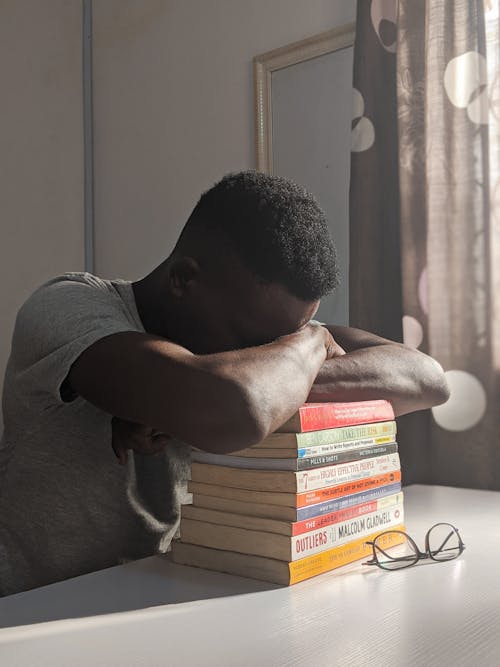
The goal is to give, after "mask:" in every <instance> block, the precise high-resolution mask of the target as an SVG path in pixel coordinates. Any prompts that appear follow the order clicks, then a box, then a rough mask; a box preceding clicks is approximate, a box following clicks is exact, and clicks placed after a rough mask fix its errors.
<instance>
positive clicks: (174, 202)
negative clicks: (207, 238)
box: [94, 0, 355, 279]
mask: <svg viewBox="0 0 500 667" xmlns="http://www.w3.org/2000/svg"><path fill="white" fill-rule="evenodd" d="M354 18H355V2H354V1H350V0H251V1H249V0H209V1H204V2H203V1H201V0H198V1H197V2H195V1H194V0H171V1H165V0H163V1H162V0H143V1H142V2H139V1H138V0H101V1H100V2H94V105H95V142H96V144H95V161H96V165H95V169H96V171H95V176H96V207H95V213H96V246H97V249H96V273H99V274H100V275H102V276H105V277H122V278H129V279H137V278H138V277H140V276H142V275H144V274H146V273H147V272H149V270H151V269H152V268H153V267H154V266H156V265H157V264H158V263H159V262H160V261H161V260H162V259H164V258H165V257H166V256H167V254H168V253H169V252H170V250H171V248H172V246H173V244H174V242H175V240H176V239H177V236H178V233H179V231H180V229H181V227H182V226H183V224H184V222H185V220H186V219H187V216H188V215H189V213H190V211H191V210H192V208H193V206H194V205H195V203H196V201H197V199H198V197H199V195H200V194H201V191H202V190H204V189H206V188H208V187H210V186H211V185H212V184H213V183H214V182H215V181H217V180H218V179H219V178H221V177H222V176H223V175H224V174H225V173H226V172H228V171H235V170H239V169H244V168H251V167H255V157H254V155H255V150H254V93H253V70H252V58H253V57H254V56H255V55H257V54H259V53H262V52H264V51H268V50H270V49H274V48H277V47H279V46H282V45H285V44H288V43H290V42H293V41H297V40H299V39H303V38H305V37H309V36H311V35H314V34H316V33H319V32H323V31H325V30H329V29H330V28H333V27H335V26H339V25H342V24H344V23H348V22H350V21H353V20H354Z"/></svg>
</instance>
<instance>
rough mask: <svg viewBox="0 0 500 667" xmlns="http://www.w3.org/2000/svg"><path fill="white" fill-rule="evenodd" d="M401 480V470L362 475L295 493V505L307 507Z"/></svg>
mask: <svg viewBox="0 0 500 667" xmlns="http://www.w3.org/2000/svg"><path fill="white" fill-rule="evenodd" d="M400 481H401V470H395V471H394V472H386V473H383V474H382V475H374V476H373V477H364V478H363V479H358V480H355V481H353V482H346V483H345V484H337V485H336V486H327V487H326V488H325V489H317V490H316V491H305V492H304V493H297V494H296V499H297V502H296V505H295V506H296V507H307V506H308V505H316V504H317V503H323V502H325V500H331V499H332V498H340V497H341V496H349V495H351V493H359V492H360V491H364V490H366V489H373V488H376V487H378V486H384V484H392V483H393V482H400Z"/></svg>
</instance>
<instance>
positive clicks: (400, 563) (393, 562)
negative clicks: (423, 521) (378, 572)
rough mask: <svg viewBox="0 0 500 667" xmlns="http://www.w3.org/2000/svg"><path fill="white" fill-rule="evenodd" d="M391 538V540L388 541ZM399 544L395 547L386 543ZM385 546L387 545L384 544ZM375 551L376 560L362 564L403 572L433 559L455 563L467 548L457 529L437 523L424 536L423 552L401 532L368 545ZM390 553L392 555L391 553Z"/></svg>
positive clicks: (381, 537) (394, 532)
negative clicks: (388, 546)
mask: <svg viewBox="0 0 500 667" xmlns="http://www.w3.org/2000/svg"><path fill="white" fill-rule="evenodd" d="M388 537H390V538H391V539H388ZM396 541H399V542H400V544H398V545H397V546H394V547H390V548H389V549H388V550H386V549H387V546H386V547H385V549H384V546H385V544H394V542H396ZM384 543H385V544H384ZM365 544H369V545H371V547H372V549H373V558H372V559H371V560H369V561H366V563H363V565H378V567H381V568H382V569H383V570H401V569H403V568H404V567H410V566H411V565H415V563H417V562H418V561H419V560H421V559H424V558H432V560H435V561H445V560H453V559H454V558H457V557H458V556H460V554H461V553H462V551H463V550H464V549H465V544H464V543H463V542H462V538H461V537H460V533H459V532H458V528H455V526H452V525H451V523H436V524H434V526H432V527H431V528H429V530H428V531H427V534H426V536H425V551H423V552H422V551H420V549H419V548H418V547H417V545H416V543H415V542H414V540H413V539H412V538H411V537H410V536H409V535H407V534H406V533H405V532H403V531H402V530H387V531H385V532H383V533H380V535H377V537H376V538H375V539H374V540H373V542H365ZM389 552H390V553H389Z"/></svg>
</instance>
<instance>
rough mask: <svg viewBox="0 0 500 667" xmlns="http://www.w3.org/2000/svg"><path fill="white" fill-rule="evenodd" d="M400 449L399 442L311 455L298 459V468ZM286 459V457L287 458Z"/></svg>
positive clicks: (307, 467) (340, 461)
mask: <svg viewBox="0 0 500 667" xmlns="http://www.w3.org/2000/svg"><path fill="white" fill-rule="evenodd" d="M397 451H398V445H397V443H395V442H393V443H391V444H389V445H376V446H375V447H367V448H365V449H347V450H345V451H343V452H338V453H337V454H321V455H320V456H309V457H307V458H302V459H297V469H298V470H310V469H312V468H318V467H320V466H326V465H332V464H335V463H345V462H347V461H360V460H362V459H369V458H373V457H374V456H382V455H384V454H394V453H395V452H397ZM285 460H286V459H285Z"/></svg>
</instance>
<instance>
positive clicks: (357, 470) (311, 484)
mask: <svg viewBox="0 0 500 667" xmlns="http://www.w3.org/2000/svg"><path fill="white" fill-rule="evenodd" d="M399 469H400V462H399V455H398V454H387V455H385V456H374V457H373V458H370V459H363V460H362V461H352V462H351V463H340V464H337V465H330V466H325V467H324V468H314V469H313V470H304V471H302V472H296V473H294V474H295V478H296V487H297V493H303V492H305V491H314V490H316V489H322V488H325V487H328V486H333V485H334V484H342V483H344V482H353V481H354V480H356V479H361V478H363V477H372V476H374V475H380V474H382V473H384V472H394V471H395V470H399ZM270 474H272V473H270Z"/></svg>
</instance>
